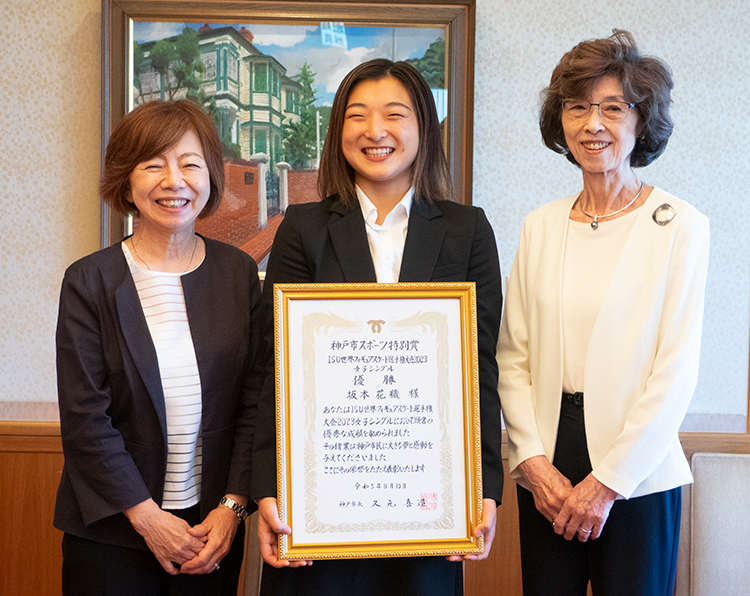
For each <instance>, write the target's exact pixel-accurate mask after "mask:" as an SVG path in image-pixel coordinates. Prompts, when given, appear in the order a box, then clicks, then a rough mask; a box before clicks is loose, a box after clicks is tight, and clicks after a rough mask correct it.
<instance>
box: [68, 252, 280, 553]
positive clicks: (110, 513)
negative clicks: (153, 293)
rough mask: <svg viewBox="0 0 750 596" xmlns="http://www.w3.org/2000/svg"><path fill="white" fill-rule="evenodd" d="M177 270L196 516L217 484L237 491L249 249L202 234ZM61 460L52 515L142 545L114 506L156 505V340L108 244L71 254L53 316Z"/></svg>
mask: <svg viewBox="0 0 750 596" xmlns="http://www.w3.org/2000/svg"><path fill="white" fill-rule="evenodd" d="M205 243H206V257H205V260H204V261H203V263H202V264H201V265H200V266H199V267H198V268H197V269H196V270H195V271H192V272H191V273H188V274H186V275H183V276H182V287H183V291H184V295H185V303H186V308H187V314H188V321H189V325H190V332H191V335H192V338H193V344H194V346H195V354H196V358H197V362H198V371H199V373H200V379H201V389H202V404H203V411H202V418H201V433H202V442H203V447H202V449H203V462H202V479H201V518H203V517H205V516H206V515H207V514H208V512H209V511H211V510H212V509H213V508H215V507H216V506H217V505H218V503H219V499H220V498H221V497H222V496H223V495H224V494H226V493H227V492H229V493H236V494H245V495H249V493H250V484H249V483H250V476H251V474H250V470H251V454H252V443H253V434H254V425H255V414H256V410H257V401H258V395H259V393H260V388H261V385H262V381H263V371H264V369H265V368H266V366H267V363H266V362H265V359H267V358H268V357H269V355H270V352H269V351H268V350H267V349H266V347H265V343H264V341H263V334H262V330H263V327H264V324H263V323H262V322H261V317H262V315H263V308H262V305H261V296H260V284H259V281H258V274H257V268H256V265H255V263H254V262H253V260H252V259H251V258H250V257H249V256H248V255H246V254H245V253H243V252H241V251H239V250H237V249H236V248H234V247H231V246H228V245H226V244H222V243H220V242H216V241H213V240H210V239H205ZM57 374H58V396H59V404H60V429H61V434H62V441H63V452H64V455H65V467H64V468H63V474H62V479H61V481H60V487H59V489H58V493H57V504H56V507H55V522H54V523H55V526H56V527H57V528H59V529H60V530H63V531H65V532H69V533H71V534H74V535H76V536H81V537H83V538H88V539H90V540H95V541H99V542H104V543H108V544H115V545H120V546H128V547H135V548H146V545H145V542H144V541H143V539H142V538H141V537H140V535H138V534H137V533H136V532H135V530H134V529H133V527H132V526H131V525H130V523H129V522H128V520H127V518H126V517H125V515H124V514H123V513H122V511H123V510H125V509H127V508H129V507H132V506H134V505H137V504H138V503H140V502H142V501H144V500H146V499H148V498H149V497H151V498H153V500H154V501H156V503H158V504H161V501H162V492H163V489H164V475H165V470H166V461H167V428H166V410H165V405H164V395H163V391H162V384H161V378H160V375H159V367H158V363H157V359H156V351H155V348H154V345H153V342H152V341H151V335H150V333H149V330H148V326H147V324H146V319H145V316H144V314H143V310H142V309H141V303H140V300H139V298H138V293H137V291H136V288H135V283H134V281H133V278H132V276H131V275H130V270H129V269H128V265H127V262H126V260H125V257H124V255H123V252H122V247H121V246H120V244H116V245H114V246H112V247H110V248H107V249H104V250H102V251H99V252H97V253H94V254H92V255H89V256H88V257H85V258H83V259H81V260H80V261H77V262H76V263H74V264H73V265H71V266H70V267H69V268H68V270H67V271H66V273H65V279H64V280H63V284H62V291H61V295H60V311H59V317H58V325H57Z"/></svg>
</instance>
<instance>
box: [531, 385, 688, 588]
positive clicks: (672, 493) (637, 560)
mask: <svg viewBox="0 0 750 596" xmlns="http://www.w3.org/2000/svg"><path fill="white" fill-rule="evenodd" d="M553 464H554V465H555V467H556V468H557V469H558V470H560V472H561V473H562V474H563V475H564V476H566V477H567V478H568V479H569V480H570V481H571V483H572V484H573V485H574V486H575V485H576V484H578V483H579V482H581V480H583V479H584V478H585V477H586V476H587V475H588V474H589V472H591V462H590V460H589V455H588V449H587V447H586V429H585V425H584V419H583V404H582V403H578V404H576V403H574V401H573V400H570V401H568V400H563V406H562V409H561V412H560V426H559V429H558V435H557V444H556V449H555V458H554V462H553ZM681 503H682V489H681V488H679V487H678V488H674V489H672V490H668V491H664V492H660V493H654V494H651V495H646V496H643V497H636V498H633V499H629V500H618V501H615V503H614V505H613V506H612V509H611V511H610V514H609V518H608V519H607V522H606V524H605V526H604V529H603V530H602V534H601V536H600V537H599V538H597V539H596V540H588V541H587V542H580V541H579V540H578V537H577V536H576V537H575V538H574V539H573V540H571V541H567V540H565V538H563V537H562V536H558V535H557V534H555V532H554V530H553V529H552V524H551V523H550V522H549V521H547V519H546V518H545V517H544V516H543V515H542V514H541V513H539V512H538V511H537V509H536V507H535V506H534V497H533V496H532V494H531V492H530V491H528V490H526V489H524V488H521V487H520V486H519V487H518V512H519V525H520V532H521V562H522V576H523V593H524V596H585V594H586V588H587V585H588V583H589V581H590V582H591V589H592V592H593V594H594V596H636V595H637V596H672V594H673V592H674V581H675V574H676V571H677V547H678V543H679V537H680V517H681Z"/></svg>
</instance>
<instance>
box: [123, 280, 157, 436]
mask: <svg viewBox="0 0 750 596" xmlns="http://www.w3.org/2000/svg"><path fill="white" fill-rule="evenodd" d="M115 301H116V303H117V314H118V316H119V318H120V329H122V335H123V337H124V338H125V343H126V344H127V346H128V351H129V352H130V356H131V357H132V358H133V362H135V366H136V368H137V369H138V373H139V374H140V375H141V379H142V380H143V384H144V385H145V386H146V389H147V390H148V394H149V396H150V397H151V401H152V402H153V404H154V409H155V410H156V415H157V416H158V418H159V423H160V424H161V430H162V432H163V433H164V437H165V438H166V436H167V413H166V407H165V405H164V391H163V389H162V384H161V375H160V374H159V363H158V360H157V358H156V349H155V348H154V343H153V341H151V333H150V332H149V330H148V324H147V323H146V317H145V316H144V314H143V309H142V308H141V301H140V299H139V298H138V291H137V290H136V289H135V282H134V281H133V277H132V276H131V275H130V273H128V274H127V275H126V276H125V279H124V281H123V282H122V284H120V287H119V288H117V291H116V292H115Z"/></svg>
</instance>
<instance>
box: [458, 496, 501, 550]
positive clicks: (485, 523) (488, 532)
mask: <svg viewBox="0 0 750 596" xmlns="http://www.w3.org/2000/svg"><path fill="white" fill-rule="evenodd" d="M496 526H497V505H495V499H482V523H480V524H477V527H476V528H474V536H476V537H477V538H479V536H484V552H483V553H482V554H481V555H454V556H451V557H446V559H448V560H449V561H481V560H482V559H486V558H487V557H489V556H490V549H492V541H493V540H494V539H495V529H496Z"/></svg>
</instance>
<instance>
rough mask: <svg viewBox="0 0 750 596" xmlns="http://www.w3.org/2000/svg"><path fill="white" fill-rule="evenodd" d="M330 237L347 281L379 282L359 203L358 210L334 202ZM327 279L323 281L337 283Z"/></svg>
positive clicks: (329, 226) (331, 211)
mask: <svg viewBox="0 0 750 596" xmlns="http://www.w3.org/2000/svg"><path fill="white" fill-rule="evenodd" d="M328 234H329V236H330V238H331V243H332V244H333V250H334V252H335V253H336V258H337V260H338V262H339V266H340V267H341V273H342V274H343V277H344V279H343V281H344V282H347V283H355V282H375V281H376V277H375V267H374V265H373V264H372V255H371V254H370V245H369V244H368V243H367V232H366V231H365V220H364V218H363V217H362V210H361V209H360V208H359V204H355V206H354V208H348V207H345V206H344V205H342V203H341V202H340V201H334V202H333V203H332V204H331V209H330V218H329V220H328ZM324 277H326V279H323V280H322V281H333V280H332V279H329V276H328V275H325V276H324Z"/></svg>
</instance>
